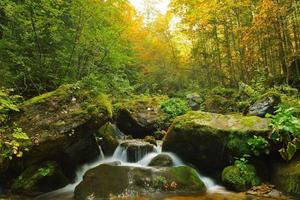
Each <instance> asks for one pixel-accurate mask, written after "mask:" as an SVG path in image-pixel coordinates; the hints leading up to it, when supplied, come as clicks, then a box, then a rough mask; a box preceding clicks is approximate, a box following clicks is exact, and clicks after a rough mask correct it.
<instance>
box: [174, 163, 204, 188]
mask: <svg viewBox="0 0 300 200" xmlns="http://www.w3.org/2000/svg"><path fill="white" fill-rule="evenodd" d="M170 174H172V175H173V176H174V177H176V182H177V184H178V186H179V187H182V188H184V187H186V186H192V187H195V188H201V190H202V191H205V190H206V189H205V184H204V183H203V181H202V180H201V179H200V177H199V175H198V173H197V171H196V170H195V169H193V168H191V167H188V166H179V167H172V168H170Z"/></svg>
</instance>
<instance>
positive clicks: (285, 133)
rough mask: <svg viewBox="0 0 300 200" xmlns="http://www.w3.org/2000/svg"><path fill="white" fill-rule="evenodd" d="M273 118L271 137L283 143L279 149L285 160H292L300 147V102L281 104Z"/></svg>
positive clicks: (271, 116) (270, 116)
mask: <svg viewBox="0 0 300 200" xmlns="http://www.w3.org/2000/svg"><path fill="white" fill-rule="evenodd" d="M267 117H269V118H271V120H272V121H271V127H272V128H273V132H272V135H271V139H273V140H274V141H276V142H278V143H281V144H282V148H281V149H280V150H279V153H280V155H281V157H282V158H283V159H284V160H291V159H292V158H293V156H294V155H295V153H296V152H297V150H298V149H300V102H298V104H296V105H292V106H291V105H287V104H281V105H279V106H278V107H277V110H276V112H275V115H268V116H267Z"/></svg>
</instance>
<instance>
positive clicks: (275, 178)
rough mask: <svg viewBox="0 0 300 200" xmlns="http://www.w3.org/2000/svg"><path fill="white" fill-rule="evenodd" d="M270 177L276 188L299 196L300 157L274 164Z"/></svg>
mask: <svg viewBox="0 0 300 200" xmlns="http://www.w3.org/2000/svg"><path fill="white" fill-rule="evenodd" d="M271 179H272V182H273V183H274V184H275V185H276V186H277V188H278V189H280V190H282V191H283V192H285V193H288V194H290V195H294V196H296V197H298V198H300V159H298V160H297V161H292V162H290V163H277V164H274V166H273V171H272V176H271Z"/></svg>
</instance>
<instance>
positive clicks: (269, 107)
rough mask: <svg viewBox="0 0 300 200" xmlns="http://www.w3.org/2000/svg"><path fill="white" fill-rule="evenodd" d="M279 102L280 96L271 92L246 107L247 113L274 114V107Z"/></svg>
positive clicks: (260, 115)
mask: <svg viewBox="0 0 300 200" xmlns="http://www.w3.org/2000/svg"><path fill="white" fill-rule="evenodd" d="M280 102H281V99H280V96H279V95H277V94H275V93H271V94H266V95H263V96H262V97H261V98H259V99H258V100H257V101H256V102H255V103H254V104H253V105H251V106H250V107H249V109H248V115H255V116H259V117H265V115H266V114H274V112H275V110H276V109H275V107H276V106H278V104H279V103H280Z"/></svg>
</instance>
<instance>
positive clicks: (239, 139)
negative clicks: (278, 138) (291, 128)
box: [162, 111, 271, 172]
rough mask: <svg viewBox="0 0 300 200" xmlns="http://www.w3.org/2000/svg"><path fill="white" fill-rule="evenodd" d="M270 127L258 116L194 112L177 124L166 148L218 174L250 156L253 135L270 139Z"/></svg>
mask: <svg viewBox="0 0 300 200" xmlns="http://www.w3.org/2000/svg"><path fill="white" fill-rule="evenodd" d="M269 123H270V121H269V120H268V119H264V118H260V117H256V116H242V115H237V114H235V115H221V114H214V113H206V112H200V111H192V112H189V113H187V114H185V115H183V116H179V117H177V118H176V119H175V120H174V122H173V124H172V125H171V127H170V128H169V130H168V133H167V136H166V137H165V140H164V142H163V147H162V148H163V151H170V152H174V153H176V155H178V156H179V157H180V158H181V159H183V160H184V161H186V162H189V163H192V164H194V165H196V166H197V167H198V168H199V169H200V170H202V171H203V172H215V171H216V170H222V169H223V168H224V167H226V166H228V165H229V164H230V161H232V160H233V158H234V157H241V156H243V155H244V154H249V152H250V151H251V149H250V148H249V145H248V144H247V140H248V139H249V138H252V137H253V135H259V136H262V137H264V138H267V137H268V135H269V133H270V131H271V130H270V128H269Z"/></svg>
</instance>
